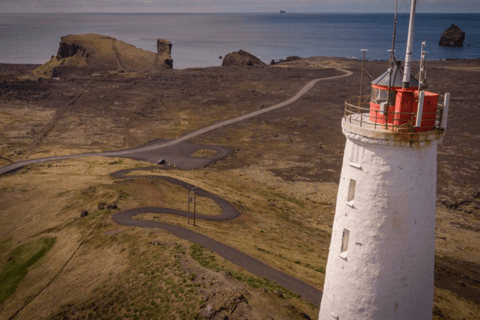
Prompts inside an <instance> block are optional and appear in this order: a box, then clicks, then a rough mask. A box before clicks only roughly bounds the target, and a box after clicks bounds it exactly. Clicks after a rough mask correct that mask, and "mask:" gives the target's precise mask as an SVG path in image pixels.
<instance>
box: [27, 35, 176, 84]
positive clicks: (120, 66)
mask: <svg viewBox="0 0 480 320" xmlns="http://www.w3.org/2000/svg"><path fill="white" fill-rule="evenodd" d="M158 41H162V42H165V43H167V42H168V43H170V42H169V41H166V40H162V39H159V40H158ZM170 52H171V43H170V50H162V51H161V52H158V53H154V52H150V51H146V50H143V49H139V48H137V47H135V46H133V45H130V44H128V43H125V42H123V41H119V40H117V39H115V38H112V37H109V36H105V35H100V34H81V35H68V36H65V37H62V38H61V41H60V45H59V47H58V51H57V55H56V56H52V58H51V59H50V61H48V62H47V63H45V64H44V65H42V66H41V67H39V68H37V69H35V70H34V74H35V75H37V76H55V75H56V74H61V73H62V72H63V71H65V70H73V69H75V70H77V71H78V70H84V71H86V70H90V71H94V72H99V71H115V70H124V71H126V70H149V69H152V68H158V69H171V68H172V66H173V60H172V58H171V56H170Z"/></svg>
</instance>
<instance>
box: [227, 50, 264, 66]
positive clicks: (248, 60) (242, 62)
mask: <svg viewBox="0 0 480 320" xmlns="http://www.w3.org/2000/svg"><path fill="white" fill-rule="evenodd" d="M230 66H236V67H245V66H247V67H253V66H256V67H263V66H266V64H265V63H263V62H262V60H260V59H258V58H257V57H255V56H254V55H253V54H251V53H248V52H247V51H243V50H240V51H238V52H232V53H229V54H227V55H226V56H225V58H224V59H223V62H222V67H230Z"/></svg>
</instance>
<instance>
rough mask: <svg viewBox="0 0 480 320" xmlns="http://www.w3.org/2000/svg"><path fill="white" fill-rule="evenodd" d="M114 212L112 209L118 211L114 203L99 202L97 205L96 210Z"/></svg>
mask: <svg viewBox="0 0 480 320" xmlns="http://www.w3.org/2000/svg"><path fill="white" fill-rule="evenodd" d="M105 209H107V210H114V209H118V206H117V204H116V203H108V204H107V203H105V202H100V203H99V204H98V210H105Z"/></svg>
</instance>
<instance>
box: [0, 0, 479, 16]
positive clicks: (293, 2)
mask: <svg viewBox="0 0 480 320" xmlns="http://www.w3.org/2000/svg"><path fill="white" fill-rule="evenodd" d="M417 2H418V5H417V12H424V13H428V12H432V13H480V1H479V0H418V1H417ZM394 8H395V0H289V1H287V0H0V13H13V12H18V13H24V12H150V13H169V12H175V13H177V12H178V13H203V12H279V11H280V10H285V11H287V12H305V13H308V12H352V13H357V12H358V13H360V12H372V13H373V12H387V13H391V12H393V11H394ZM409 8H410V0H399V11H400V12H408V11H409Z"/></svg>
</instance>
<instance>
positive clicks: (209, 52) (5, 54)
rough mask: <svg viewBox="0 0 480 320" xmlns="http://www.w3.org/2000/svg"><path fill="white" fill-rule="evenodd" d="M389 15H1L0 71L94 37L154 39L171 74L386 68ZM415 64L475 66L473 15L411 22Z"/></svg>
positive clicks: (478, 29) (478, 48)
mask: <svg viewBox="0 0 480 320" xmlns="http://www.w3.org/2000/svg"><path fill="white" fill-rule="evenodd" d="M408 20H409V15H408V14H406V13H403V14H399V16H398V25H397V42H396V57H397V59H398V60H403V59H404V57H405V53H404V52H405V47H406V40H407V31H408ZM451 24H456V25H457V26H459V27H460V28H462V29H463V30H464V31H465V32H466V39H465V42H464V47H463V48H444V47H440V46H439V45H438V41H439V40H440V35H441V34H442V32H443V31H444V30H445V29H447V28H448V27H450V25H451ZM392 29H393V13H392V14H354V13H351V14H334V13H330V14H322V13H311V14H308V13H298V14H297V13H287V14H280V13H270V14H264V13H231V14H229V13H215V14H207V13H205V14H137V13H135V14H133V13H132V14H105V13H51V14H37V13H35V14H1V13H0V63H45V62H46V61H48V60H49V59H50V57H51V56H52V55H56V52H57V49H58V43H59V41H60V37H61V36H64V35H67V34H81V33H99V34H105V35H109V36H112V37H115V38H117V39H118V40H122V41H125V42H127V43H130V44H133V45H135V46H137V47H139V48H142V49H145V50H149V51H153V52H156V39H157V38H163V39H167V40H170V41H171V42H172V43H173V49H172V58H173V61H174V68H176V69H183V68H194V67H208V66H219V65H220V64H221V62H222V60H221V59H219V57H220V56H222V57H223V56H225V54H227V53H229V52H233V51H238V50H239V49H243V50H246V51H248V52H250V53H252V54H254V55H256V56H257V57H259V58H260V59H261V60H262V61H264V62H265V63H267V64H268V63H270V61H271V60H272V59H276V60H277V59H282V58H285V57H287V56H290V55H296V56H300V57H302V58H305V57H310V56H332V57H345V58H361V52H360V49H368V52H367V54H366V59H368V60H388V58H389V53H388V52H387V50H389V49H390V47H391V39H392ZM414 39H415V42H414V59H419V57H420V45H421V42H422V41H424V40H426V41H427V46H426V51H427V52H428V53H427V60H442V59H472V58H480V14H422V13H420V14H417V15H416V20H415V37H414Z"/></svg>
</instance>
